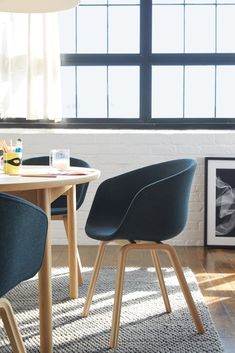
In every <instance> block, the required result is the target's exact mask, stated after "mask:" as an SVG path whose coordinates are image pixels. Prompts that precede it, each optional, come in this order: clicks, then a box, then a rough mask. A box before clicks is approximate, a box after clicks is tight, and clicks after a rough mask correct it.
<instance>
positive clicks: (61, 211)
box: [22, 156, 90, 286]
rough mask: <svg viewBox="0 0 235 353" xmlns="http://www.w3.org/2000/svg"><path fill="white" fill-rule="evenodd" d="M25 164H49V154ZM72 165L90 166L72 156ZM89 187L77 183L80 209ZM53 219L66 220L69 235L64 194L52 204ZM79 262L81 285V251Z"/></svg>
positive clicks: (80, 283) (78, 206)
mask: <svg viewBox="0 0 235 353" xmlns="http://www.w3.org/2000/svg"><path fill="white" fill-rule="evenodd" d="M22 164H23V165H49V157H48V156H40V157H33V158H28V159H24V160H23V162H22ZM70 165H71V166H72V167H82V168H89V167H90V166H89V164H88V163H87V162H85V161H83V160H81V159H77V158H72V157H71V158H70ZM87 188H88V183H86V184H78V185H76V209H77V210H78V209H79V208H80V207H81V205H82V204H83V201H84V199H85V196H86V192H87ZM51 219H52V220H62V221H63V222H64V227H65V231H66V235H67V200H66V196H64V195H62V196H60V197H59V198H58V199H57V200H55V201H54V202H53V203H52V205H51ZM77 262H78V283H79V285H80V286H81V285H82V283H83V279H82V273H81V261H80V256H79V252H77Z"/></svg>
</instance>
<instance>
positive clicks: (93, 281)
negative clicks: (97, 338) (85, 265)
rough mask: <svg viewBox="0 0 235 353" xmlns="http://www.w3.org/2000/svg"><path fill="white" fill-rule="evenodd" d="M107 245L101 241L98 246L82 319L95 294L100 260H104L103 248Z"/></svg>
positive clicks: (86, 313) (106, 242)
mask: <svg viewBox="0 0 235 353" xmlns="http://www.w3.org/2000/svg"><path fill="white" fill-rule="evenodd" d="M107 244H108V241H101V242H100V245H99V249H98V253H97V255H96V259H95V263H94V269H93V273H92V277H91V280H90V284H89V287H88V291H87V298H86V301H85V304H84V308H83V313H82V316H83V317H86V316H88V314H89V310H90V306H91V302H92V298H93V295H94V292H95V286H96V283H97V279H98V276H99V271H100V267H101V264H102V260H103V258H104V251H105V246H106V245H107Z"/></svg>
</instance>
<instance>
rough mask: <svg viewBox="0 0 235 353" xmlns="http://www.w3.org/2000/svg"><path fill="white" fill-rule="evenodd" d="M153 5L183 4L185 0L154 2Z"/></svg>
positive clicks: (159, 0) (160, 0)
mask: <svg viewBox="0 0 235 353" xmlns="http://www.w3.org/2000/svg"><path fill="white" fill-rule="evenodd" d="M152 3H153V4H163V5H165V4H183V3H184V0H153V2H152Z"/></svg>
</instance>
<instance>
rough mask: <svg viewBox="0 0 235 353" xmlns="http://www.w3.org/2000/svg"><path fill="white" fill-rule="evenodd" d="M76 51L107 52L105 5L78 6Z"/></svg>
mask: <svg viewBox="0 0 235 353" xmlns="http://www.w3.org/2000/svg"><path fill="white" fill-rule="evenodd" d="M77 35H78V39H77V48H78V53H107V7H106V6H78V29H77Z"/></svg>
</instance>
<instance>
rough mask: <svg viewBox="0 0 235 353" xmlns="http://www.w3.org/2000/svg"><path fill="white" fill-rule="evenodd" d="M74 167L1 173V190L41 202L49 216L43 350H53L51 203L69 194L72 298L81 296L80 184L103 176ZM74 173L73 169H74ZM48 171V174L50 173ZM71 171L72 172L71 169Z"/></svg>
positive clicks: (42, 283)
mask: <svg viewBox="0 0 235 353" xmlns="http://www.w3.org/2000/svg"><path fill="white" fill-rule="evenodd" d="M76 169H77V171H76V170H75V167H73V168H72V170H73V174H71V175H51V174H49V168H47V169H45V166H43V167H40V166H37V167H36V166H23V167H22V169H21V175H20V176H12V175H6V174H3V173H2V174H0V192H6V193H10V194H13V195H16V196H19V197H22V198H24V199H26V200H29V201H31V202H33V203H35V204H36V205H38V206H40V207H41V208H42V209H43V210H44V211H45V212H46V214H47V217H48V221H49V222H48V235H47V242H46V247H45V255H44V260H43V264H42V267H41V270H40V272H39V310H40V352H41V353H52V352H53V340H52V286H51V234H50V219H51V203H52V202H53V201H54V200H56V199H57V198H58V197H59V196H61V195H63V194H65V195H66V196H67V217H68V238H69V248H68V253H69V269H70V298H77V297H78V269H77V224H76V185H77V184H83V183H87V182H90V181H92V180H95V179H97V178H99V176H100V171H99V170H97V169H92V168H76ZM71 173H72V172H71ZM47 174H48V175H47ZM68 174H69V173H68Z"/></svg>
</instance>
